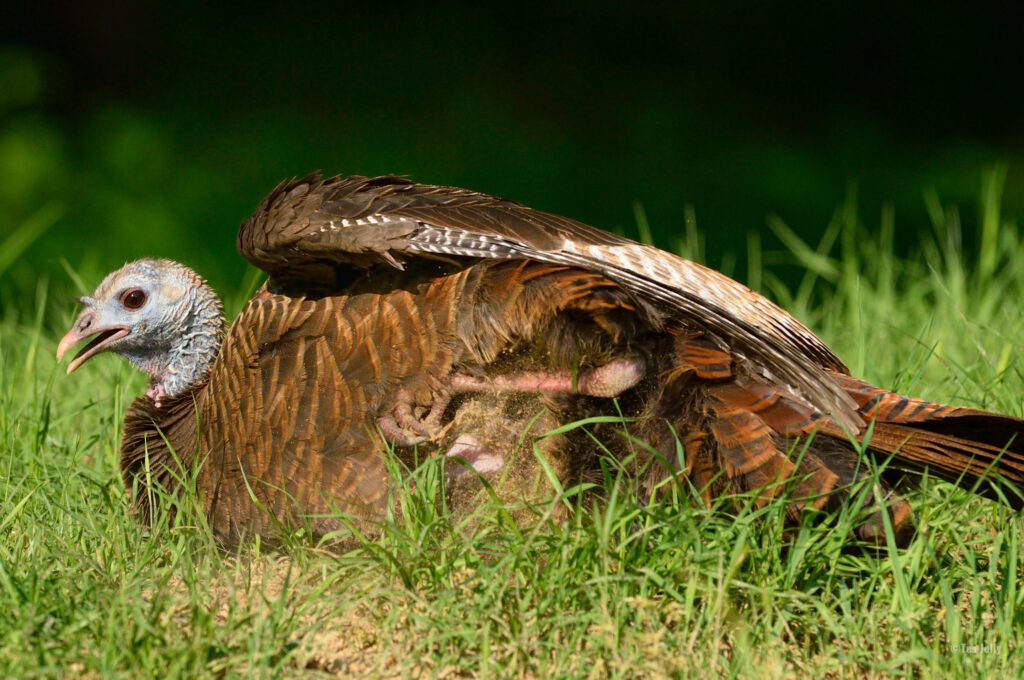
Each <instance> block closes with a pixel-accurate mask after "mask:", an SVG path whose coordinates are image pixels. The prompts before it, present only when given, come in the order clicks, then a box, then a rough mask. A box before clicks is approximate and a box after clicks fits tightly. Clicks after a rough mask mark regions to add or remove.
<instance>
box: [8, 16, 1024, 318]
mask: <svg viewBox="0 0 1024 680" xmlns="http://www.w3.org/2000/svg"><path fill="white" fill-rule="evenodd" d="M804 4H805V5H806V6H801V3H797V6H793V7H791V6H789V5H788V4H780V3H768V4H765V5H764V6H761V5H758V6H757V7H756V8H755V7H751V6H749V4H747V3H729V2H726V3H709V4H706V5H700V4H690V3H680V4H673V5H671V6H669V5H662V4H660V3H654V4H642V3H641V4H638V5H636V6H630V7H629V8H628V9H627V8H626V7H625V6H621V7H620V6H618V5H616V4H614V3H597V4H589V5H582V4H567V5H558V6H555V5H551V6H536V7H524V8H523V9H522V11H520V12H513V11H508V10H507V9H503V10H500V11H499V10H498V9H493V8H492V9H488V8H486V7H483V6H475V5H474V6H470V5H463V6H459V5H451V6H447V5H446V6H434V5H431V6H425V5H417V4H409V3H402V2H396V3H392V4H389V5H388V6H387V7H380V8H371V7H368V6H359V7H356V6H351V7H342V6H336V5H331V4H321V3H317V2H312V4H310V5H308V6H304V7H303V10H302V11H295V12H291V13H284V12H280V11H276V10H275V11H270V10H262V9H259V8H256V7H253V8H249V9H248V10H247V11H246V12H243V13H237V12H235V11H234V10H231V9H228V8H226V7H224V8H220V7H205V6H199V5H198V3H195V2H182V3H175V4H173V5H172V4H166V5H162V4H156V3H144V2H127V3H119V4H117V6H116V7H115V6H114V5H108V4H104V3H101V2H98V1H95V0H83V2H81V3H75V4H74V5H73V6H68V7H67V8H65V9H63V10H62V11H60V12H47V11H46V8H45V7H42V9H39V8H35V9H33V8H32V7H29V6H27V5H26V6H24V7H20V8H13V7H12V8H10V10H9V12H10V15H9V17H7V21H0V24H3V25H0V244H2V243H7V244H8V245H11V244H13V245H17V246H18V247H19V248H23V247H24V248H23V251H21V250H19V252H18V257H17V258H8V259H10V260H11V261H10V262H9V264H8V265H7V266H6V270H5V271H4V272H2V273H0V305H10V304H12V301H13V300H15V299H16V298H22V297H26V296H30V295H32V294H34V291H35V290H36V287H37V285H38V281H37V279H38V277H39V275H40V272H42V273H43V274H46V273H49V275H50V276H52V277H54V280H55V281H59V282H62V283H61V284H60V288H70V287H71V286H70V281H69V280H68V277H67V276H66V274H65V273H64V272H65V269H66V268H65V267H64V266H63V264H62V260H63V261H66V262H67V263H68V264H69V265H71V268H72V269H74V270H76V271H81V272H95V273H96V275H97V276H98V275H100V274H101V273H102V272H104V271H108V270H110V269H112V268H114V267H116V266H118V265H119V264H121V263H122V262H123V261H125V260H128V259H132V258H136V257H140V256H143V255H160V256H166V257H171V258H175V259H179V260H182V261H184V262H187V263H189V264H191V265H193V266H194V267H196V268H197V269H198V270H200V271H201V272H202V273H203V274H204V275H206V276H207V277H208V278H209V279H210V280H211V282H212V283H213V284H214V285H215V286H216V287H218V288H220V289H222V290H224V291H225V292H228V291H230V290H233V289H235V288H237V287H238V286H239V285H240V282H241V281H242V278H243V275H244V271H245V265H244V263H243V262H242V261H241V260H240V258H238V257H237V255H236V254H235V252H234V238H235V233H236V230H237V227H238V224H239V222H240V221H241V220H242V219H243V218H244V217H245V216H246V215H248V214H249V213H250V212H251V211H252V209H253V208H254V207H255V205H256V204H257V203H258V202H259V200H260V199H261V198H262V197H263V196H264V195H265V194H266V193H267V192H268V191H269V190H270V189H271V188H272V187H273V186H274V185H275V184H276V183H277V182H278V181H280V180H282V179H284V178H286V177H290V176H296V175H302V174H305V173H307V172H309V171H311V170H315V169H322V170H324V171H325V172H326V173H331V174H333V173H340V174H376V173H385V172H394V173H399V174H407V175H410V176H411V177H413V178H414V179H416V180H420V181H425V182H432V183H440V184H455V185H460V186H467V187H470V188H473V189H477V190H481V191H486V192H489V193H495V194H498V195H502V196H506V197H509V198H514V199H517V200H521V201H523V202H524V203H527V204H528V205H532V206H534V207H537V208H541V209H545V210H549V211H552V212H557V213H561V214H565V215H569V216H572V217H575V218H577V219H580V220H582V221H585V222H588V223H591V224H594V225H596V226H599V227H602V228H606V229H610V230H613V231H618V232H620V233H624V234H626V235H628V236H631V237H634V238H638V237H641V236H643V237H647V234H644V233H642V232H641V230H640V228H639V227H638V224H637V221H636V216H637V215H639V214H642V215H644V216H646V220H647V223H648V224H649V225H650V238H651V239H652V240H653V241H654V243H655V244H657V245H659V246H662V247H665V248H669V249H677V248H678V247H679V241H680V239H682V238H684V232H685V231H686V228H687V226H688V225H690V226H692V222H693V220H694V219H696V221H697V226H698V228H699V230H700V231H701V232H703V233H706V234H707V238H706V240H705V243H706V258H707V260H708V263H709V264H711V265H712V266H715V267H720V268H723V269H725V270H726V271H727V273H731V274H733V275H736V276H739V277H740V278H743V275H744V273H745V272H748V271H752V270H756V269H757V267H756V266H748V263H746V262H745V257H744V254H743V251H744V250H745V248H744V243H745V239H746V237H747V234H749V233H751V232H763V233H762V234H761V235H760V243H759V250H760V248H761V247H763V248H764V252H765V257H766V262H773V261H774V260H773V259H772V258H773V253H776V254H777V253H779V252H782V251H783V250H784V249H783V243H782V242H781V241H780V240H779V239H778V238H777V236H776V232H775V231H772V230H769V229H767V228H766V226H768V224H769V221H770V218H771V220H775V218H773V217H771V216H772V215H777V216H778V219H781V220H783V221H784V222H785V223H786V225H787V226H788V228H790V229H791V230H792V231H793V233H794V234H796V235H797V236H798V237H800V238H801V239H803V240H805V241H807V242H812V243H813V242H817V241H818V240H819V239H820V236H821V234H822V233H823V232H824V231H825V229H826V227H827V225H828V224H829V223H830V221H831V220H832V219H833V217H834V216H833V213H834V211H835V206H837V205H840V204H841V203H843V202H844V201H845V200H846V197H847V196H848V195H849V193H850V189H851V187H852V186H856V190H857V196H858V201H859V209H860V210H861V212H862V213H864V214H871V213H874V214H888V213H894V214H895V216H896V218H897V219H896V220H895V224H897V225H899V228H898V231H897V232H896V233H895V235H894V242H895V248H896V250H897V252H905V251H906V250H907V249H909V248H911V247H912V244H916V243H917V242H918V241H919V235H920V234H921V233H924V232H927V231H928V230H929V229H930V225H931V224H932V222H933V219H932V216H931V215H930V213H929V207H928V206H929V204H928V201H926V200H925V197H924V196H925V194H927V195H929V196H930V195H938V196H941V198H942V200H943V201H947V202H950V203H953V204H958V205H961V206H964V207H965V208H968V207H970V206H975V205H977V204H978V203H977V200H976V199H977V196H978V195H979V188H980V182H981V177H982V174H983V171H984V170H985V169H986V168H991V167H997V166H1000V167H1002V166H1005V167H1007V168H1008V172H1007V173H1006V175H1005V177H1004V178H1003V180H1002V184H1001V187H1000V188H1001V194H1002V205H1003V210H1004V212H1005V213H1006V214H1007V215H1009V216H1011V217H1017V216H1020V215H1024V181H1022V180H1024V162H1022V161H1024V158H1022V156H1024V133H1022V131H1024V95H1022V94H1021V93H1020V92H1019V91H1018V90H1019V88H1013V87H1012V82H1013V80H1014V78H1013V77H1012V75H1011V74H1013V73H1019V69H1018V68H1017V67H1018V66H1021V63H1020V62H1021V58H1020V55H1018V54H1016V52H1013V51H1012V50H1007V49H1006V48H1005V45H1006V44H1007V41H1006V40H1003V39H1002V37H1005V36H1006V35H1010V34H1012V33H1013V31H1014V30H1015V29H1014V28H1013V27H1014V26H1018V25H1019V23H1015V22H1014V21H1013V20H1012V19H1013V17H1012V16H1009V15H1004V12H1011V13H1012V12H1015V11H1016V10H1005V11H1004V10H1002V9H999V8H997V7H996V5H995V3H989V4H988V5H986V4H984V3H983V4H982V5H980V6H977V7H974V8H973V9H972V10H971V11H970V12H967V11H965V10H961V9H957V8H956V7H954V6H946V5H941V6H935V7H933V8H932V9H931V10H930V13H929V14H928V15H927V16H924V17H922V16H921V15H920V14H919V13H918V12H917V11H910V10H909V9H902V8H901V7H900V6H890V5H889V4H885V5H884V6H883V5H878V7H874V6H872V5H870V3H869V6H866V7H865V8H863V9H859V10H857V11H856V12H855V11H853V10H851V11H849V12H846V13H844V12H843V11H841V10H839V9H836V8H829V7H827V6H819V5H815V4H812V3H804ZM51 9H52V8H51ZM875 10H878V12H877V13H873V12H874V11H875ZM1001 36H1002V37H1001ZM954 45H955V47H956V49H953V46H954ZM57 215H60V217H59V219H57V218H56V217H55V216H57ZM51 217H52V218H54V220H55V221H53V223H52V224H47V223H46V221H47V220H48V219H50V218H51ZM776 221H777V220H776ZM983 221H984V215H982V214H981V210H980V209H978V210H973V209H965V210H964V212H963V214H962V229H963V233H964V243H965V244H966V247H967V248H972V247H973V244H975V243H978V242H980V240H981V238H980V237H979V236H978V234H979V232H980V231H981V230H982V226H983ZM26 225H27V226H26ZM41 225H45V232H44V231H40V229H41V228H42V227H41ZM14 234H18V236H17V238H15V240H14V241H8V240H7V239H8V238H10V237H11V236H12V235H14ZM27 236H33V237H34V242H33V243H29V242H27V241H26V237H27ZM685 238H689V237H685ZM987 238H988V239H989V241H991V234H990V235H989V236H988V237H987ZM10 252H13V251H10ZM737 255H738V257H737ZM777 259H779V258H778V257H776V260H777ZM755 264H756V263H755ZM799 275H800V273H799V272H798V271H795V270H794V271H793V272H789V273H787V272H786V271H782V272H781V276H782V277H783V278H784V279H786V278H787V277H790V278H788V280H787V282H788V283H795V282H796V281H797V280H798V277H799ZM86 283H87V284H88V285H89V286H91V285H93V284H94V283H95V281H92V280H89V281H87V282H86Z"/></svg>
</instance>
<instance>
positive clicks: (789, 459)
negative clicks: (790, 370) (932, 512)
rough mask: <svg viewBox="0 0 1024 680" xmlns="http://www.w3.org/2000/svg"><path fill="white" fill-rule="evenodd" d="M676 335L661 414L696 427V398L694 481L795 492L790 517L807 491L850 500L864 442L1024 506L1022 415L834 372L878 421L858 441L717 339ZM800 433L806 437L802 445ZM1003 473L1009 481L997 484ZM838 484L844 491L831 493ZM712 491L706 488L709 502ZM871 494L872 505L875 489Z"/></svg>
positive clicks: (900, 522) (864, 530)
mask: <svg viewBox="0 0 1024 680" xmlns="http://www.w3.org/2000/svg"><path fill="white" fill-rule="evenodd" d="M674 342H675V357H674V365H672V366H671V367H670V368H669V369H668V370H667V371H666V373H665V374H664V376H663V377H664V382H663V387H662V392H661V398H660V399H658V400H656V401H657V402H660V404H659V406H658V407H657V410H656V413H663V414H665V415H666V416H668V415H669V413H670V412H671V410H672V409H671V408H670V405H669V403H668V402H673V403H675V404H677V406H676V409H677V410H676V414H677V415H676V416H675V418H676V420H678V422H675V423H673V427H674V428H676V431H680V432H683V431H691V432H693V431H694V429H693V428H692V427H691V429H690V430H687V427H690V426H691V425H692V421H689V423H688V421H687V417H686V415H685V414H682V415H680V414H679V413H678V404H679V402H678V401H677V399H676V397H677V396H678V395H682V394H689V395H690V397H688V398H689V399H692V400H693V401H692V402H691V403H693V404H694V405H696V406H697V408H698V410H699V411H700V413H701V414H702V416H701V417H700V418H699V420H698V422H699V428H698V429H699V430H700V437H699V439H694V440H693V441H689V440H688V441H687V444H686V446H685V451H686V456H687V460H686V463H685V469H686V474H687V475H688V476H689V477H690V479H691V480H692V481H694V482H695V483H696V482H698V478H700V479H704V478H705V477H709V478H710V475H711V472H712V471H714V472H721V473H722V477H723V478H724V480H725V481H724V482H723V483H720V484H719V485H718V486H717V487H716V488H715V489H714V490H713V492H714V493H721V492H724V491H726V490H728V489H733V490H759V491H761V493H760V496H759V501H758V502H759V504H763V503H766V502H767V501H768V500H769V499H770V498H773V497H775V496H776V495H777V494H778V492H779V490H780V489H782V488H783V487H784V486H785V487H786V488H788V489H789V493H790V497H791V498H793V499H794V500H793V502H792V503H791V504H790V507H789V508H787V512H789V514H791V515H798V514H799V512H800V511H801V510H802V508H803V507H804V505H805V504H806V502H807V500H806V499H811V500H810V502H811V504H812V505H813V506H814V507H819V508H820V507H823V506H825V505H826V503H828V504H829V505H832V504H834V503H837V502H841V500H842V499H843V498H846V497H848V495H849V492H848V489H850V488H853V485H854V484H855V483H856V482H857V481H859V480H863V479H865V477H867V475H868V474H869V471H868V470H867V468H866V466H864V465H863V462H862V461H861V460H860V459H859V458H858V456H857V452H856V451H857V447H855V446H854V443H855V442H856V443H860V444H866V449H867V450H868V451H869V452H872V453H874V454H875V455H876V457H878V458H881V459H885V460H889V459H891V461H892V462H893V463H894V464H895V466H896V467H898V468H901V469H904V470H910V471H914V472H922V471H927V472H928V473H929V474H932V475H934V476H937V477H940V478H943V479H946V480H949V481H952V482H955V483H957V484H959V485H960V486H963V487H965V488H968V489H972V490H974V491H976V492H978V493H980V494H982V495H986V496H990V497H995V498H1002V499H1004V500H1006V501H1007V502H1009V503H1010V505H1012V506H1013V507H1015V508H1021V507H1024V420H1020V419H1017V418H1012V417H1009V416H1003V415H998V414H993V413H986V412H984V411H979V410H977V409H972V408H966V407H958V406H947V405H944V404H937V403H934V402H929V401H924V400H922V399H915V398H912V397H908V396H905V395H902V394H897V393H894V392H890V391H888V390H884V389H881V388H878V387H874V386H872V385H870V384H868V383H866V382H863V381H861V380H858V379H856V378H853V377H850V376H848V375H845V374H841V373H836V372H833V373H832V375H833V377H834V378H835V380H836V382H837V383H838V384H839V385H840V387H841V388H842V389H843V390H844V391H846V393H847V394H849V395H850V397H851V398H852V399H853V400H854V402H855V403H856V404H857V407H858V410H859V412H860V414H861V415H862V416H863V417H864V420H865V422H867V423H869V426H868V427H867V428H865V430H864V431H862V432H860V433H857V434H855V435H853V436H852V437H851V434H850V433H848V432H847V431H846V430H845V429H844V428H842V427H841V426H840V425H839V424H837V423H836V422H835V421H834V420H832V419H831V418H830V417H828V416H827V415H823V414H821V413H819V412H817V411H816V410H814V409H813V408H812V407H811V406H810V405H809V404H807V403H806V402H805V401H803V400H801V399H799V398H798V397H796V396H795V395H793V394H792V393H791V392H789V391H788V390H787V389H786V388H784V387H780V386H778V385H776V384H774V383H772V382H770V381H768V380H766V379H764V378H762V377H760V376H750V375H746V374H744V373H743V372H742V369H741V368H739V367H740V366H742V361H741V360H738V359H737V358H736V357H734V356H732V355H730V354H729V353H728V352H727V351H725V350H723V349H721V348H719V347H717V346H715V345H714V344H713V343H711V342H710V341H709V340H708V339H706V338H704V337H701V336H700V335H696V334H685V333H680V334H679V335H677V336H676V338H675V340H674ZM691 413H692V411H691ZM669 419H670V420H672V417H669ZM807 437H810V438H811V439H810V440H808V439H806V438H807ZM692 438H693V437H692V436H691V439H692ZM794 441H802V442H804V443H805V444H806V445H799V446H793V445H792V444H793V443H794ZM787 480H788V482H789V483H788V484H786V485H783V484H782V482H784V481H787ZM996 480H1002V481H1003V482H1005V483H1006V484H1005V485H1004V486H1003V487H1002V488H1001V489H997V485H996V484H995V483H994V482H995V481H996ZM880 482H881V485H882V488H881V491H882V493H883V494H884V496H885V506H886V508H887V511H888V513H889V517H890V519H891V522H892V526H893V527H894V529H895V530H896V532H897V535H898V536H901V537H905V536H907V535H908V534H909V531H910V527H911V511H910V506H909V505H908V504H907V502H906V501H905V500H904V499H902V498H901V497H900V496H899V495H897V494H896V493H895V492H894V491H893V490H892V488H891V487H890V486H889V484H888V483H887V482H886V480H885V479H882V480H880ZM990 482H993V483H990ZM699 488H702V487H699ZM844 490H845V491H844ZM837 491H838V492H841V493H838V494H837V493H832V492H837ZM877 491H878V489H875V490H873V491H870V492H869V496H872V494H873V493H874V492H877ZM708 493H711V492H710V491H709V490H708V489H705V494H706V498H707V494H708ZM801 497H802V498H804V499H805V500H799V499H800V498H801ZM835 499H839V500H838V501H837V500H835ZM708 500H709V498H708ZM867 500H868V502H871V503H873V502H874V498H873V496H872V497H871V498H868V499H867ZM883 527H884V520H883V516H882V515H881V513H880V512H878V513H875V515H874V516H872V517H870V518H868V520H867V521H866V522H865V524H864V525H863V526H861V527H860V528H859V529H858V533H859V534H860V536H861V537H862V538H865V539H868V540H882V538H883V536H884V534H883V533H882V531H883Z"/></svg>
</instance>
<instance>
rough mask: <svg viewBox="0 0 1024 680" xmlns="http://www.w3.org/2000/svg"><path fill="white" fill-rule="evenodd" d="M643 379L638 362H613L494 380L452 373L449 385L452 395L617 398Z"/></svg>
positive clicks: (496, 377) (642, 366) (509, 376)
mask: <svg viewBox="0 0 1024 680" xmlns="http://www.w3.org/2000/svg"><path fill="white" fill-rule="evenodd" d="M643 377H644V364H643V362H642V361H640V360H639V359H616V360H615V361H609V362H608V363H607V364H605V365H604V366H598V367H597V368H587V369H584V370H582V371H579V372H578V373H577V374H576V384H575V385H573V375H572V371H551V372H545V371H524V372H523V373H512V374H510V375H496V376H494V377H493V378H474V377H473V376H469V375H462V374H461V373H455V374H453V375H452V377H451V381H452V382H451V384H452V387H453V389H454V391H455V392H502V391H506V390H508V391H513V392H551V393H553V394H585V395H587V396H589V397H617V396H618V395H620V394H622V393H623V392H625V391H626V390H628V389H629V388H631V387H634V386H636V384H637V383H639V382H640V380H641V379H642V378H643Z"/></svg>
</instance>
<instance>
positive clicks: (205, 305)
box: [144, 277, 225, 397]
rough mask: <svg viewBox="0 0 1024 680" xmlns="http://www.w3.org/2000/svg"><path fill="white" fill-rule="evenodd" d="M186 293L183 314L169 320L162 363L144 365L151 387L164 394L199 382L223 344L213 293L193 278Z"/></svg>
mask: <svg viewBox="0 0 1024 680" xmlns="http://www.w3.org/2000/svg"><path fill="white" fill-rule="evenodd" d="M186 295H188V298H189V302H188V305H187V306H186V307H185V308H184V313H183V314H181V316H180V317H178V318H175V319H172V320H171V324H172V325H173V331H172V332H173V336H174V337H175V341H174V343H173V344H172V345H171V347H170V348H169V350H168V352H167V354H166V357H165V361H164V363H163V365H162V366H155V367H147V368H144V370H146V371H147V372H148V373H149V374H150V376H152V378H153V384H152V386H153V387H157V386H160V387H163V392H164V394H166V395H167V396H168V397H177V396H179V395H182V394H184V393H185V392H187V391H189V390H191V389H194V388H195V387H197V386H199V385H201V384H202V383H203V382H204V381H205V380H206V377H207V376H208V375H209V373H210V368H211V367H212V366H213V362H214V361H215V360H216V359H217V354H218V353H219V352H220V348H221V345H222V344H224V333H225V327H224V317H223V315H222V312H221V303H220V299H219V298H218V297H217V294H216V293H214V292H213V289H212V288H210V287H209V286H208V285H206V283H204V282H203V281H202V280H201V279H198V277H196V280H194V281H191V282H190V286H189V289H188V292H187V293H186Z"/></svg>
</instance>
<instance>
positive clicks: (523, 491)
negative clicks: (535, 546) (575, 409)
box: [446, 392, 569, 527]
mask: <svg viewBox="0 0 1024 680" xmlns="http://www.w3.org/2000/svg"><path fill="white" fill-rule="evenodd" d="M559 424H560V423H559V422H558V419H557V418H556V417H555V415H554V414H553V413H552V410H551V409H550V408H549V405H548V403H547V402H546V401H545V399H544V397H542V396H540V395H538V394H531V393H521V392H514V393H495V394H478V395H473V396H471V397H469V398H467V399H465V400H464V401H463V402H462V403H460V404H459V406H458V409H457V410H456V413H455V416H454V418H453V419H452V422H451V425H450V428H449V430H448V437H447V441H448V442H449V443H448V447H449V448H448V449H446V450H447V451H452V450H453V449H451V448H450V447H451V443H453V442H455V441H457V440H459V439H460V438H462V439H465V438H466V437H467V436H469V437H471V438H472V439H471V440H472V441H473V442H475V444H476V446H478V447H479V448H480V449H481V450H482V451H483V452H485V454H484V455H485V456H487V457H489V458H490V459H494V458H500V459H501V460H502V461H503V464H502V465H501V467H500V468H499V469H497V470H493V471H488V472H484V473H480V472H477V471H476V470H473V469H469V468H467V467H466V466H467V465H468V463H467V462H464V461H460V460H457V458H458V457H459V455H458V452H457V451H456V452H455V453H454V454H452V455H449V461H448V462H447V464H446V478H447V480H448V495H449V499H450V502H451V505H452V509H453V512H454V514H455V516H456V518H457V519H465V518H468V517H471V516H472V515H473V514H474V513H479V512H487V511H488V510H489V509H490V510H493V508H494V504H495V503H497V504H499V505H500V506H501V507H502V509H503V510H505V511H506V512H509V513H510V514H511V516H512V517H513V518H514V520H515V521H516V523H517V524H518V525H519V526H521V527H524V526H526V525H528V524H531V523H533V522H535V521H536V520H537V518H538V516H539V515H540V514H542V511H541V510H540V509H541V508H543V511H548V510H549V509H550V506H551V501H552V499H554V498H555V497H556V495H557V489H556V487H555V485H554V484H552V478H554V480H555V481H557V482H558V483H559V484H560V483H561V482H562V481H563V480H564V479H565V477H566V475H567V472H568V470H569V464H568V457H567V453H566V448H565V443H566V442H565V438H564V437H562V436H561V435H552V436H545V435H548V433H550V432H551V431H552V430H554V429H555V428H556V427H557V426H558V425H559ZM470 467H472V466H470ZM554 514H555V515H556V516H555V517H551V513H550V512H547V516H548V517H549V518H550V519H555V520H557V521H560V520H562V519H564V515H565V512H564V506H563V505H561V504H559V505H557V507H556V509H555V511H554ZM470 524H471V525H472V522H470Z"/></svg>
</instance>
